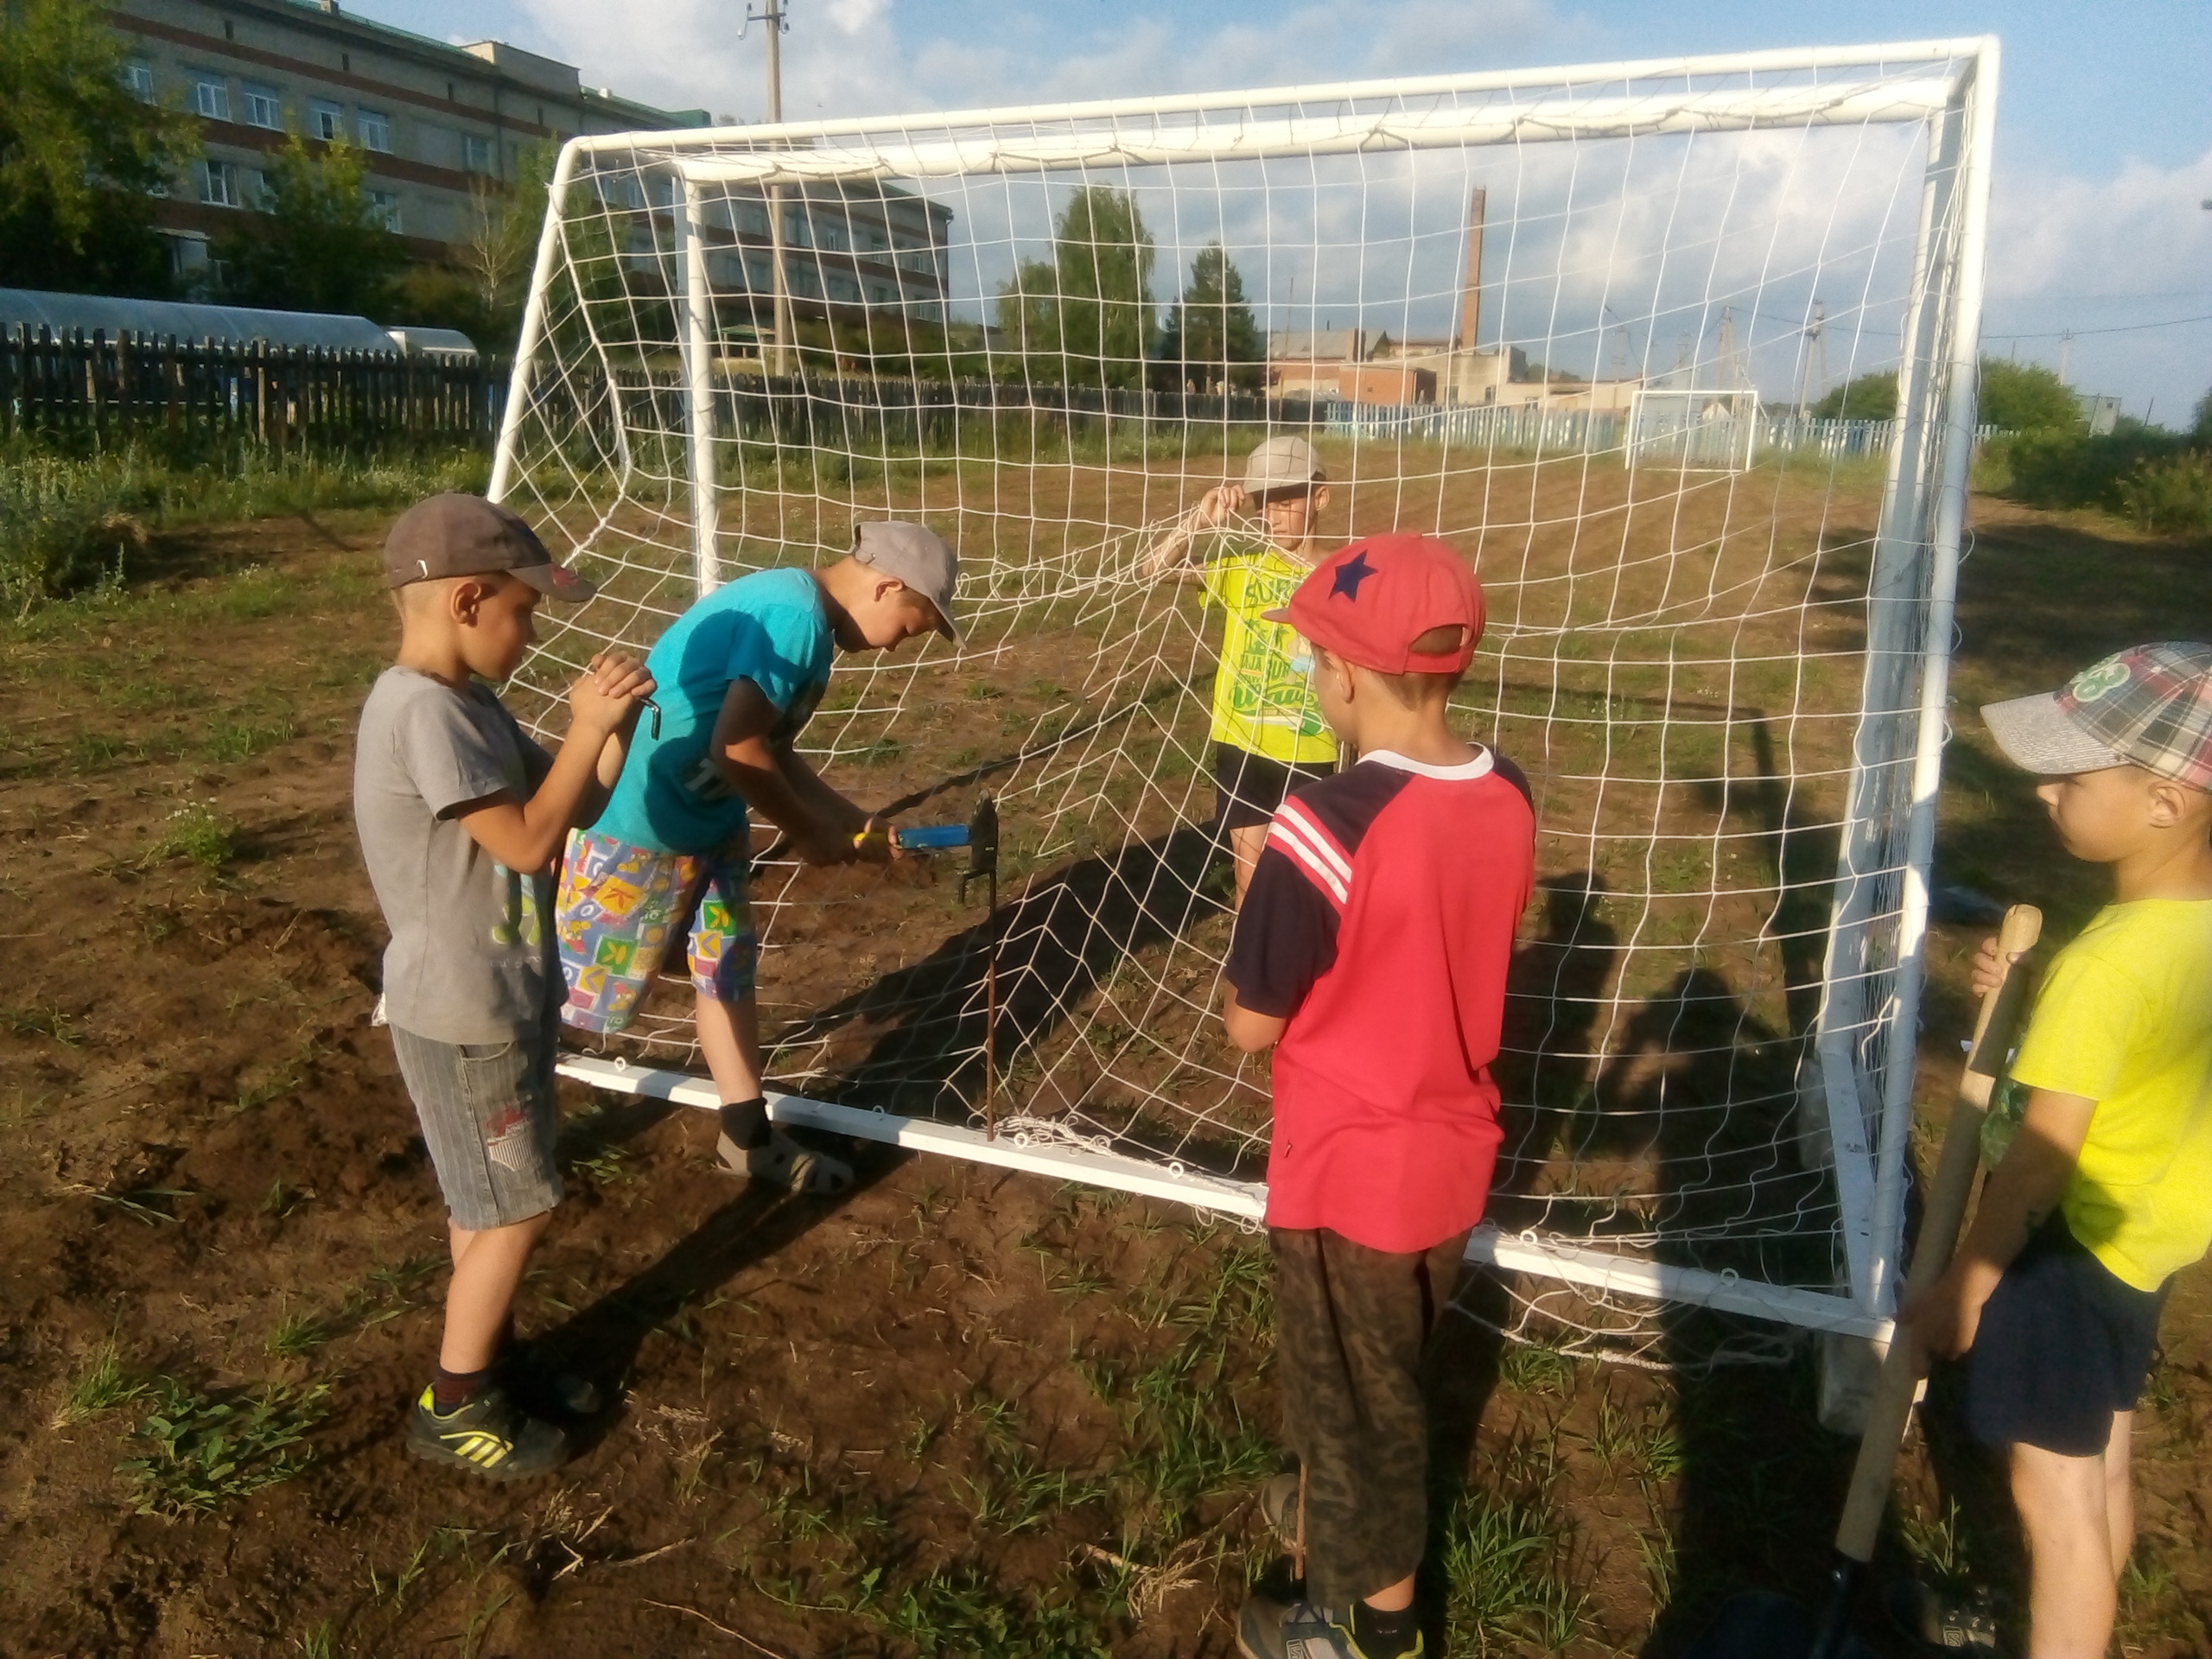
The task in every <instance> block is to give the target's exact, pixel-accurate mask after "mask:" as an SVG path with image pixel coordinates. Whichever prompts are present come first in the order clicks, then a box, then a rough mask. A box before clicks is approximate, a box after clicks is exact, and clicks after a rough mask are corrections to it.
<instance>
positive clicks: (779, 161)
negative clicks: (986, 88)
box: [622, 78, 1955, 185]
mask: <svg viewBox="0 0 2212 1659" xmlns="http://www.w3.org/2000/svg"><path fill="white" fill-rule="evenodd" d="M1954 90H1955V89H1954V86H1953V84H1952V83H1951V82H1950V81H1948V80H1944V79H1935V78H1928V79H1918V80H1910V81H1904V82H1897V81H1881V82H1877V83H1875V84H1873V85H1871V86H1760V87H1752V88H1748V89H1739V90H1726V91H1717V92H1649V93H1645V94H1642V95H1638V96H1634V97H1627V98H1596V97H1588V96H1585V95H1582V94H1579V93H1565V94H1560V95H1557V96H1554V97H1548V98H1537V99H1526V100H1511V99H1501V100H1495V101H1485V102H1484V103H1481V104H1477V105H1470V106H1466V107H1460V106H1458V105H1449V104H1446V105H1439V106H1437V107H1435V108H1432V109H1423V110H1405V109H1394V110H1387V111H1368V112H1361V111H1345V112H1344V113H1341V114H1333V115H1326V116H1306V117H1296V118H1290V119H1287V120H1275V121H1253V120H1249V119H1243V120H1237V121H1234V122H1221V123H1214V124H1209V123H1205V122H1194V123H1191V124H1182V125H1176V126H1154V127H1153V128H1152V130H1122V129H1119V128H1116V129H1110V130H1091V129H1086V128H1081V127H1077V128H1074V129H1072V130H1068V131H1065V132H1046V133H1038V134H1021V135H1018V136H1015V135H1007V134H1002V133H988V132H984V133H977V134H976V135H975V136H974V137H968V138H952V139H947V140H943V141H940V142H936V143H904V142H899V141H895V140H889V139H881V138H880V139H878V140H876V141H874V142H872V143H865V144H846V145H838V144H832V143H817V145H815V146H813V147H811V148H808V149H760V150H757V151H754V152H753V153H750V154H739V155H728V154H724V155H716V156H709V157H708V158H705V159H701V158H699V157H696V156H694V155H693V154H692V151H693V150H694V149H696V148H703V147H704V144H703V141H704V138H705V137H706V135H701V137H700V138H699V139H696V140H691V141H690V142H685V143H676V144H671V143H667V142H666V135H654V136H653V137H651V138H639V140H637V141H636V142H635V143H632V144H628V145H626V146H624V148H623V152H622V153H623V154H624V155H625V157H626V159H627V158H631V157H634V158H636V159H638V160H640V161H647V162H651V161H656V160H657V161H659V162H663V163H664V164H665V165H666V166H668V167H669V168H671V169H672V170H674V171H675V172H677V173H679V174H680V175H682V176H683V177H684V178H685V179H687V180H690V181H692V182H694V183H697V184H753V185H777V184H804V183H808V182H812V181H824V180H832V179H849V178H852V177H854V176H855V175H876V174H890V175H895V176H897V177H899V178H913V179H921V178H950V177H954V176H957V175H964V174H978V173H1012V172H1033V171H1046V170H1051V169H1053V168H1098V167H1108V166H1114V167H1151V166H1165V165H1168V164H1171V163H1173V162H1230V161H1244V160H1253V161H1264V160H1268V159H1270V158H1274V157H1280V156H1343V155H1351V154H1356V153H1357V154H1364V153H1370V152H1375V151H1387V150H1397V149H1458V148H1460V147H1461V146H1464V145H1470V144H1500V143H1517V144H1529V143H1564V142H1570V141H1574V140H1589V139H1593V138H1630V137H1653V136H1656V135H1659V134H1662V133H1720V132H1746V131H1750V130H1754V129H1758V128H1768V127H1780V126H1789V127H1793V128H1796V127H1806V126H1845V125H1847V126H1866V125H1869V124H1876V123H1882V122H1896V121H1921V120H1925V119H1927V118H1929V117H1930V116H1932V115H1936V114H1937V113H1939V112H1941V111H1942V110H1943V109H1944V108H1945V106H1946V105H1948V103H1949V101H1950V99H1951V97H1952V94H1953V92H1954ZM1313 96H1314V98H1315V99H1316V101H1329V100H1332V99H1344V100H1350V99H1352V98H1353V97H1354V96H1355V94H1354V93H1353V92H1352V91H1351V89H1350V88H1348V87H1345V88H1337V89H1330V88H1323V89H1320V90H1319V92H1316V93H1315V94H1313ZM1198 113H1203V111H1199V112H1198Z"/></svg>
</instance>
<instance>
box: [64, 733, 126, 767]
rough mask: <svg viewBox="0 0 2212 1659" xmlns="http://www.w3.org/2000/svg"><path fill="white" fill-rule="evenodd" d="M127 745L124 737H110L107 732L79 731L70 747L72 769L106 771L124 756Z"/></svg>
mask: <svg viewBox="0 0 2212 1659" xmlns="http://www.w3.org/2000/svg"><path fill="white" fill-rule="evenodd" d="M126 747H128V746H127V745H125V744H124V741H123V740H122V739H120V738H117V737H110V736H109V735H108V734H106V733H105V732H79V733H78V734H77V736H76V739H75V741H73V742H72V743H71V745H70V747H69V766H70V769H71V770H72V771H74V772H105V771H106V770H107V769H108V768H109V767H110V766H113V765H114V764H115V763H116V762H117V761H118V760H121V759H122V758H123V754H124V749H125V748H126Z"/></svg>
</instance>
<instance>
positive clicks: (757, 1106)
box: [721, 1095, 768, 1152]
mask: <svg viewBox="0 0 2212 1659" xmlns="http://www.w3.org/2000/svg"><path fill="white" fill-rule="evenodd" d="M721 1118H722V1133H723V1134H724V1135H728V1136H729V1138H730V1144H731V1145H733V1146H734V1147H736V1148H737V1149H738V1150H739V1151H740V1152H751V1151H752V1150H753V1148H754V1147H765V1146H766V1145H767V1144H768V1103H767V1100H766V1098H765V1097H764V1096H760V1095H755V1096H753V1098H752V1099H750V1100H726V1101H724V1102H723V1103H722V1109H721Z"/></svg>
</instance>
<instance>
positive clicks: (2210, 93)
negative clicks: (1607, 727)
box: [348, 0, 2212, 424]
mask: <svg viewBox="0 0 2212 1659" xmlns="http://www.w3.org/2000/svg"><path fill="white" fill-rule="evenodd" d="M785 4H786V11H787V16H788V18H789V30H788V32H787V33H786V35H785V37H784V47H783V72H784V112H785V118H786V119H789V120H808V119H818V118H832V117H847V116H874V115H895V114H899V113H904V112H909V111H928V110H944V109H962V108H975V107H979V106H987V105H1007V104H1020V103H1033V102H1047V101H1055V100H1061V99H1093V98H1107V97H1116V96H1124V95H1127V96H1144V95H1156V94H1161V93H1166V92H1192V91H1209V90H1216V89H1233V88H1237V87H1245V86H1282V85H1289V84H1297V83H1315V82H1323V81H1335V80H1343V79H1361V78H1366V77H1370V76H1387V75H1399V74H1433V73H1447V72H1452V71H1467V72H1475V71H1482V70H1491V69H1504V68H1520V67H1541V66H1546V65H1554V64H1571V63H1587V62H1599V61H1606V60H1619V59H1630V58H1646V57H1666V56H1673V55H1675V54H1686V53H1704V52H1724V51H1739V50H1751V49H1758V48H1772V47H1789V46H1809V45H1819V44H1834V43H1841V42H1851V43H1856V42H1872V41H1908V40H1920V39H1928V38H1936V37H1946V36H1964V35H1979V34H1983V33H1994V34H1996V35H1998V36H1999V39H2000V40H2001V41H2002V42H2003V51H2004V60H2003V68H2002V72H2001V77H2000V92H1999V102H1998V148H1997V158H1996V166H1995V171H1994V175H1993V223H1992V227H1991V250H1990V260H1989V267H1988V295H1989V298H1988V302H1987V306H1986V312H1985V315H1984V321H1983V344H1984V349H1985V351H1986V352H1987V353H1990V354H1992V355H1997V356H2006V355H2010V356H2014V357H2017V358H2018V359H2020V360H2022V361H2031V362H2037V363H2044V364H2047V365H2051V366H2053V367H2057V366H2059V365H2060V363H2061V359H2062V352H2063V356H2064V362H2065V367H2066V370H2067V372H2068V376H2069V379H2070V380H2071V382H2072V383H2073V385H2075V388H2076V389H2077V390H2080V391H2093V392H2102V393H2108V394H2112V395H2114V396H2117V397H2120V399H2121V400H2122V406H2123V408H2124V410H2126V413H2128V414H2131V415H2133V416H2139V417H2142V416H2148V417H2149V418H2152V419H2153V420H2156V421H2158V422H2160V423H2172V424H2184V423H2186V422H2187V419H2188V416H2189V411H2190V407H2191V406H2192V405H2193V404H2195V403H2196V400H2197V399H2198V398H2199V397H2202V396H2203V395H2204V394H2205V393H2206V391H2207V390H2208V388H2212V209H2208V208H2206V207H2202V206H2201V205H2200V204H2202V203H2203V202H2206V201H2208V200H2212V3H2209V0H2094V3H2083V0H1855V3H1853V4H1852V5H1850V6H1848V7H1839V6H1836V5H1834V4H1822V5H1819V6H1814V5H1804V4H1792V3H1789V0H1581V3H1577V0H1336V3H1332V4H1318V3H1300V0H1287V3H1276V4H1272V5H1268V4H1261V3H1255V0H1207V3H1204V4H1197V5H1193V4H1190V3H1187V0H1185V3H1181V4H1176V5H1168V4H1160V3H1155V0H785ZM759 9H760V0H753V10H756V11H757V10H759ZM348 10H352V11H353V12H355V13H356V14H358V15H361V16H368V17H372V18H374V19H376V20H377V21H378V22H388V23H391V24H395V25H397V26H398V27H400V28H403V29H412V30H415V31H416V32H417V33H419V34H423V35H430V36H432V37H434V38H439V39H446V40H454V41H471V40H479V39H484V38H495V39H500V40H505V41H511V42H512V43H513V44H514V45H517V46H520V47H523V48H527V49H529V50H531V51H536V52H541V53H543V54H547V55H549V56H551V57H555V58H558V59H561V60H563V61H566V62H569V63H573V64H576V65H578V66H580V67H582V73H583V78H584V79H585V80H586V81H587V82H588V83H589V84H592V85H605V86H610V87H612V88H613V90H614V91H616V92H620V93H621V94H623V95H625V96H627V97H632V98H637V99H644V100H645V101H648V102H651V103H655V104H658V105H662V106H663V107H666V108H690V107H696V108H704V109H707V110H709V111H712V112H713V113H715V114H717V115H722V114H728V115H734V116H735V117H737V118H739V119H741V120H743V121H748V122H750V121H757V120H760V119H762V118H764V117H765V112H766V92H765V56H764V51H763V46H762V25H761V24H760V23H759V22H753V23H752V24H751V25H750V26H749V27H745V28H743V29H742V31H741V24H742V23H743V20H744V16H745V11H746V0H625V3H622V4H620V5H612V6H610V5H607V4H606V3H604V0H349V3H348ZM2183 320H2190V321H2183ZM1340 321H1341V319H1340ZM2067 331H2070V332H2071V333H2072V334H2073V339H2072V340H2071V341H2070V343H2068V344H2064V345H2062V341H2061V338H2060V336H2061V334H2063V333H2064V332H2067ZM1486 333H1487V331H1486ZM1655 349H1656V347H1655Z"/></svg>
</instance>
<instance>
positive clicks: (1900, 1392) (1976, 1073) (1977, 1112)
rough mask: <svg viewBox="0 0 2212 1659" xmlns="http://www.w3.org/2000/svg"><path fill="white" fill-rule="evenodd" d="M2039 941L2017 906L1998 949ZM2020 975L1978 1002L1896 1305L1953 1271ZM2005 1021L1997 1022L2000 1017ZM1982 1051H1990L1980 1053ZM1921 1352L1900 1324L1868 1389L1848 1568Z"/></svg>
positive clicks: (1887, 1472) (1883, 1482)
mask: <svg viewBox="0 0 2212 1659" xmlns="http://www.w3.org/2000/svg"><path fill="white" fill-rule="evenodd" d="M2042 934H2043V912H2041V911H2039V910H2037V908H2036V907H2035V906H2033V905H2015V906H2012V909H2010V910H2008V911H2006V912H2005V921H2004V925H2002V926H2001V927H2000V928H1999V930H1998V933H1997V947H1998V950H1999V952H2000V953H2001V957H2003V958H2010V957H2012V956H2015V955H2017V954H2018V953H2019V952H2021V951H2024V950H2031V949H2033V948H2034V945H2035V943H2036V941H2037V939H2038V938H2041V937H2042ZM2025 972H2026V969H2024V968H2023V967H2022V966H2021V965H2020V964H2019V963H2012V964H2011V965H2010V966H2009V967H2008V968H2007V969H2005V981H2004V983H2002V984H2000V985H1999V986H1998V987H1997V988H1994V989H1993V990H1992V991H1991V992H1990V993H1989V995H1986V996H1985V997H1983V998H1982V999H1981V1007H1980V1012H1979V1013H1978V1014H1976V1015H1975V1017H1974V1047H1973V1052H1970V1053H1969V1054H1968V1055H1967V1063H1966V1068H1965V1070H1964V1071H1963V1072H1962V1073H1961V1077H1960V1079H1959V1094H1958V1098H1957V1099H1956V1100H1955V1101H1954V1102H1953V1103H1952V1105H1951V1121H1950V1122H1948V1124H1947V1125H1945V1127H1944V1129H1943V1148H1942V1152H1941V1153H1940V1154H1938V1155H1937V1157H1936V1173H1935V1175H1934V1177H1933V1178H1932V1179H1930V1180H1929V1183H1928V1193H1927V1199H1926V1203H1925V1205H1924V1207H1923V1209H1922V1211H1921V1217H1920V1234H1919V1236H1918V1237H1917V1238H1916V1239H1915V1240H1914V1242H1913V1248H1912V1269H1911V1271H1910V1273H1909V1274H1907V1275H1906V1277H1905V1281H1904V1296H1903V1297H1901V1298H1900V1299H1899V1300H1898V1306H1904V1304H1905V1303H1907V1302H1910V1300H1912V1299H1913V1298H1914V1297H1916V1296H1917V1295H1919V1294H1921V1293H1922V1292H1923V1291H1925V1290H1926V1289H1927V1288H1928V1287H1929V1286H1930V1285H1932V1284H1934V1283H1935V1282H1936V1279H1937V1278H1938V1277H1939V1276H1940V1275H1941V1274H1942V1271H1943V1269H1944V1268H1946V1267H1948V1266H1949V1265H1950V1261H1951V1252H1952V1251H1953V1250H1955V1249H1957V1248H1958V1243H1959V1227H1960V1224H1961V1222H1963V1221H1964V1220H1965V1218H1966V1209H1967V1198H1968V1197H1969V1196H1971V1194H1972V1193H1973V1191H1974V1166H1976V1165H1977V1164H1978V1163H1980V1160H1981V1122H1982V1119H1983V1118H1984V1117H1986V1116H1988V1112H1989V1096H1990V1092H1991V1090H1992V1088H1993V1085H1994V1084H1995V1081H1996V1078H1997V1077H1998V1076H1999V1074H2000V1073H2002V1072H2003V1071H2004V1070H2005V1052H2006V1050H2007V1049H2009V1048H2010V1047H2011V1046H2012V1036H2013V1031H2012V1027H2015V1026H2016V1024H2017V1021H2018V1012H2019V1007H2020V1004H2021V1001H2023V998H2022V995H2021V989H2020V988H2021V987H2022V986H2023V985H2024V983H2025V980H2024V975H2025ZM2000 1006H2001V1007H2002V1008H2003V1010H2004V1012H2005V1014H2006V1015H2007V1016H2008V1017H2006V1018H2005V1020H2002V1021H2001V1023H2000V1022H1999V1021H1998V1020H1997V1018H1996V1016H1997V1015H1998V1014H1999V1008H2000ZM1985 1050H1986V1051H1987V1052H1985ZM1925 1369H1926V1368H1925V1366H1923V1363H1922V1357H1921V1353H1920V1344H1918V1343H1917V1342H1916V1341H1915V1340H1914V1339H1913V1336H1912V1333H1911V1332H1910V1331H1908V1330H1906V1329H1905V1328H1904V1326H1903V1325H1899V1326H1898V1327H1897V1332H1896V1333H1895V1334H1894V1335H1893V1336H1892V1337H1891V1338H1890V1351H1889V1352H1888V1353H1887V1354H1885V1355H1884V1356H1883V1358H1882V1374H1881V1377H1880V1379H1879V1380H1878V1382H1877V1383H1875V1385H1874V1398H1873V1402H1872V1404H1871V1405H1870V1406H1869V1407H1868V1408H1867V1412H1866V1434H1865V1436H1864V1437H1863V1438H1862V1439H1861V1440H1859V1461H1858V1462H1857V1463H1856V1464H1855V1465H1853V1467H1852V1471H1851V1491H1850V1495H1849V1496H1848V1497H1846V1498H1845V1499H1844V1503H1843V1520H1842V1521H1841V1522H1840V1524H1839V1525H1838V1526H1837V1528H1836V1530H1835V1547H1836V1549H1837V1551H1838V1553H1840V1554H1844V1555H1847V1556H1849V1557H1850V1558H1851V1559H1852V1560H1854V1561H1860V1562H1865V1561H1870V1560H1873V1558H1874V1539H1875V1535H1877V1534H1878V1532H1880V1530H1881V1527H1882V1511H1883V1510H1885V1509H1887V1508H1888V1507H1889V1501H1890V1478H1891V1474H1892V1472H1893V1471H1895V1470H1896V1467H1897V1448H1898V1447H1899V1446H1902V1445H1903V1444H1904V1429H1905V1424H1906V1422H1907V1421H1910V1418H1911V1416H1912V1401H1913V1396H1914V1395H1915V1394H1916V1393H1918V1392H1919V1389H1920V1378H1921V1376H1922V1374H1923V1371H1924V1370H1925Z"/></svg>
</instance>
